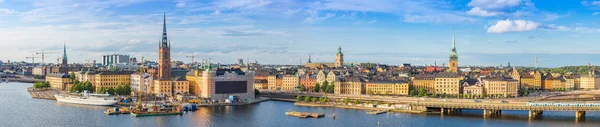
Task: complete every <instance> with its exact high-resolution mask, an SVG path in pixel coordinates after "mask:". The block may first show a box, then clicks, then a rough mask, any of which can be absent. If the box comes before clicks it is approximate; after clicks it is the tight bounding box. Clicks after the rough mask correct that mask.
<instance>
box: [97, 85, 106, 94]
mask: <svg viewBox="0 0 600 127" xmlns="http://www.w3.org/2000/svg"><path fill="white" fill-rule="evenodd" d="M97 93H98V94H104V93H106V89H104V87H100V89H99V90H98V91H97Z"/></svg>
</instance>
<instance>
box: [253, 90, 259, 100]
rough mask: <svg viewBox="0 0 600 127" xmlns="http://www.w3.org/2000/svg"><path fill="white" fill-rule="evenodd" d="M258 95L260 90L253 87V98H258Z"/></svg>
mask: <svg viewBox="0 0 600 127" xmlns="http://www.w3.org/2000/svg"><path fill="white" fill-rule="evenodd" d="M259 97H260V90H258V89H254V98H259Z"/></svg>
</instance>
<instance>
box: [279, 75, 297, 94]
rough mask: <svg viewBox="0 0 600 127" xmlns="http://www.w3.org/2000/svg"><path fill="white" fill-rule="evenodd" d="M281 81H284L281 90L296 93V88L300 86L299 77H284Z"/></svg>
mask: <svg viewBox="0 0 600 127" xmlns="http://www.w3.org/2000/svg"><path fill="white" fill-rule="evenodd" d="M281 79H282V80H283V81H282V86H281V90H285V91H296V88H297V87H298V86H300V81H299V80H300V79H299V77H298V75H283V77H282V78H281Z"/></svg>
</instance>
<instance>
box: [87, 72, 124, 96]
mask: <svg viewBox="0 0 600 127" xmlns="http://www.w3.org/2000/svg"><path fill="white" fill-rule="evenodd" d="M132 73H133V72H131V71H114V72H113V71H104V72H98V73H97V74H96V75H95V77H94V82H92V83H93V85H94V86H95V87H96V90H95V91H98V90H100V88H104V89H108V88H113V89H115V88H116V87H117V86H119V85H125V86H126V87H130V84H131V74H132Z"/></svg>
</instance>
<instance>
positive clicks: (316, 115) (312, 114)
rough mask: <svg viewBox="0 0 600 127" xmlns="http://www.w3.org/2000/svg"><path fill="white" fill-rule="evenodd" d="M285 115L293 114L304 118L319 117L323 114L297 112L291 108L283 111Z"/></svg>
mask: <svg viewBox="0 0 600 127" xmlns="http://www.w3.org/2000/svg"><path fill="white" fill-rule="evenodd" d="M285 115H288V116H294V117H298V118H303V119H305V118H321V117H324V116H325V114H323V113H312V112H297V111H292V110H290V111H288V112H285Z"/></svg>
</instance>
